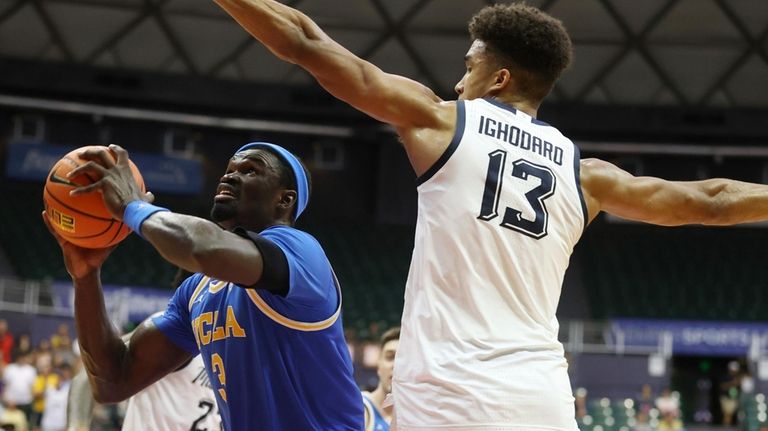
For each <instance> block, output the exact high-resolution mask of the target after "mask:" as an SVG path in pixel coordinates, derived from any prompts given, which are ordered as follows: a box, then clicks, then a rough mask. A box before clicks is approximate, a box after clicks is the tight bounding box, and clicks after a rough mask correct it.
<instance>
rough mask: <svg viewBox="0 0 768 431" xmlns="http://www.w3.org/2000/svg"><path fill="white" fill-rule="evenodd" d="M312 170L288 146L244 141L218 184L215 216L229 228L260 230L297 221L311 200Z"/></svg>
mask: <svg viewBox="0 0 768 431" xmlns="http://www.w3.org/2000/svg"><path fill="white" fill-rule="evenodd" d="M310 192H311V183H310V177H309V172H308V171H307V169H306V168H305V167H304V165H303V164H302V163H301V161H300V160H299V159H298V157H296V156H294V155H293V154H292V153H290V152H289V151H288V150H286V149H285V148H282V147H280V146H277V145H274V144H268V143H264V142H253V143H250V144H247V145H244V146H243V147H241V148H240V149H239V150H237V151H236V152H235V155H234V156H232V158H231V159H229V163H228V164H227V171H226V173H225V174H224V176H222V177H221V180H220V182H219V186H218V187H217V188H216V196H215V197H214V203H213V209H212V210H211V218H212V219H213V221H215V222H217V223H218V224H219V225H221V226H222V227H224V228H226V229H232V228H234V227H238V226H240V227H243V228H245V229H249V230H255V231H260V230H263V229H265V228H267V227H269V226H272V225H276V224H285V225H293V223H294V222H295V221H296V219H297V218H298V217H299V216H300V215H301V213H302V212H303V211H304V209H305V208H306V206H307V203H308V202H309V195H310Z"/></svg>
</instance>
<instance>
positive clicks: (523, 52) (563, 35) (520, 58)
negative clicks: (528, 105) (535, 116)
mask: <svg viewBox="0 0 768 431" xmlns="http://www.w3.org/2000/svg"><path fill="white" fill-rule="evenodd" d="M469 34H470V36H471V37H472V39H473V40H480V41H482V42H484V43H485V45H486V47H487V49H488V50H489V51H490V53H491V54H492V55H494V56H496V57H497V60H498V63H499V66H501V67H506V68H509V69H512V70H511V71H512V72H513V74H515V77H516V78H517V79H518V80H519V81H520V84H521V85H520V88H519V90H520V91H521V92H522V93H523V94H524V95H525V96H527V97H530V98H535V99H543V98H544V97H546V95H547V94H549V92H550V91H552V88H553V87H554V85H555V82H556V81H557V79H558V78H559V77H560V75H561V74H562V73H563V71H564V70H565V69H567V68H568V66H569V65H570V64H571V58H572V57H573V45H572V44H571V38H570V37H569V36H568V32H567V31H566V29H565V26H563V23H562V22H561V21H560V20H558V19H556V18H554V17H552V16H550V15H548V14H546V13H544V12H542V11H541V10H539V9H536V8H535V7H532V6H528V5H526V4H523V3H512V4H497V5H493V6H487V7H485V8H483V9H481V10H480V12H478V13H477V14H475V16H474V17H472V19H471V20H470V22H469ZM515 72H516V73H515Z"/></svg>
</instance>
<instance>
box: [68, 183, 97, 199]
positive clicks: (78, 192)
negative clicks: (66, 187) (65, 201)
mask: <svg viewBox="0 0 768 431" xmlns="http://www.w3.org/2000/svg"><path fill="white" fill-rule="evenodd" d="M103 184H104V182H103V180H100V181H96V182H95V183H92V184H88V185H87V186H83V187H78V188H76V189H73V190H70V191H69V195H70V196H80V195H84V194H87V193H91V192H93V191H96V190H100V189H101V187H102V186H103Z"/></svg>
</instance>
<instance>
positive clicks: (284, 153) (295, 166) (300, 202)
mask: <svg viewBox="0 0 768 431" xmlns="http://www.w3.org/2000/svg"><path fill="white" fill-rule="evenodd" d="M257 148H264V149H267V150H271V151H272V152H274V153H275V154H277V156H278V157H280V158H281V159H282V160H283V161H284V162H287V163H288V165H289V166H290V167H291V170H292V171H293V176H294V178H295V179H296V194H297V196H296V217H295V219H298V218H299V216H300V215H301V213H303V212H304V209H305V208H306V207H307V203H309V181H308V180H307V174H306V172H304V167H302V166H301V162H300V161H299V158H298V157H296V156H294V155H293V154H292V153H291V152H290V151H288V150H286V149H285V148H283V147H281V146H279V145H275V144H270V143H267V142H251V143H250V144H245V145H243V146H242V147H240V149H239V150H237V151H235V154H237V153H240V152H243V151H245V150H252V149H257Z"/></svg>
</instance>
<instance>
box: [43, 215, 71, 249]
mask: <svg viewBox="0 0 768 431" xmlns="http://www.w3.org/2000/svg"><path fill="white" fill-rule="evenodd" d="M41 215H42V216H43V223H45V227H47V228H48V232H50V233H51V235H53V237H54V238H55V239H56V242H58V243H59V245H63V242H64V241H66V240H65V239H64V238H62V237H61V235H59V234H58V233H57V232H56V229H54V228H53V225H51V220H50V219H49V218H48V214H47V213H46V212H45V211H43V212H42V214H41Z"/></svg>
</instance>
